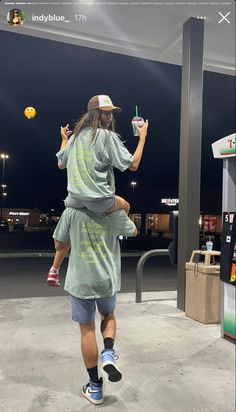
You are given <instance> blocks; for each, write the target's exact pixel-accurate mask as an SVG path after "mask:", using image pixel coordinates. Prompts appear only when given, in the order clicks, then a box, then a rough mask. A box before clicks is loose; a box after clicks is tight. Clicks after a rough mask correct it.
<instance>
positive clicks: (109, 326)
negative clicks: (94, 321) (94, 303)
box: [101, 313, 116, 340]
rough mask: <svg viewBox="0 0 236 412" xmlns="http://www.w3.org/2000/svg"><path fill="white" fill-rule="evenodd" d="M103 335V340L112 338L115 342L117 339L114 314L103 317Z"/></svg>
mask: <svg viewBox="0 0 236 412" xmlns="http://www.w3.org/2000/svg"><path fill="white" fill-rule="evenodd" d="M101 334H102V336H103V339H105V338H112V339H113V340H115V337H116V318H115V315H114V313H110V314H109V315H105V316H101Z"/></svg>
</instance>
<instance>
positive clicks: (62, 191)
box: [0, 31, 235, 213]
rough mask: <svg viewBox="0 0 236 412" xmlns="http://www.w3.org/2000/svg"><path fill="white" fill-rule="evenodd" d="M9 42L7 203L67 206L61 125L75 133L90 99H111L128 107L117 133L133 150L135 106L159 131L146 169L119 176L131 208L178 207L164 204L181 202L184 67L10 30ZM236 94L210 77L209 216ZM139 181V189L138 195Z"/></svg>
mask: <svg viewBox="0 0 236 412" xmlns="http://www.w3.org/2000/svg"><path fill="white" fill-rule="evenodd" d="M0 42H1V43H0V44H1V62H0V84H1V86H0V97H1V100H0V102H1V111H0V113H1V129H2V130H1V135H0V152H6V153H8V154H9V156H10V159H9V160H8V161H7V164H6V179H5V180H6V183H7V193H8V196H7V201H6V202H5V206H7V207H17V208H20V207H24V208H34V207H38V208H41V209H42V210H43V211H45V212H47V211H48V210H49V209H50V208H54V209H58V210H59V211H61V210H62V209H63V203H62V199H63V198H65V196H66V172H65V171H64V170H59V169H58V168H57V161H56V157H55V153H56V152H57V151H58V149H59V146H60V126H61V125H65V124H66V123H70V126H71V127H73V124H74V122H75V120H76V119H78V118H79V117H80V116H81V114H83V113H85V112H86V107H87V102H88V100H89V98H90V97H92V96H93V95H96V94H108V95H109V96H110V97H111V99H112V100H113V103H114V104H115V105H118V106H120V107H122V112H121V114H117V115H116V121H117V131H118V132H119V133H120V134H121V136H122V138H123V139H124V140H126V145H127V147H128V149H129V150H130V151H131V152H133V151H134V149H135V146H136V143H137V138H136V137H134V136H133V135H132V129H131V125H130V121H131V119H132V117H133V116H134V107H135V104H138V106H139V114H140V115H141V116H143V117H144V118H148V119H149V124H150V127H149V133H148V139H147V143H146V146H145V151H144V155H143V159H142V163H141V166H140V168H139V170H138V171H137V172H136V173H135V172H130V171H126V172H124V173H120V172H119V171H117V172H116V187H117V194H119V195H121V196H124V197H125V198H126V199H127V200H128V201H129V202H130V203H131V204H132V208H131V211H135V212H139V211H143V212H165V211H169V210H170V209H169V208H168V207H163V206H162V205H161V198H162V197H178V163H179V135H180V95H181V68H180V67H178V66H175V65H169V64H165V63H158V62H153V61H148V60H145V59H138V58H134V57H128V56H123V55H119V54H114V53H107V52H103V51H97V50H93V49H89V48H83V47H78V46H74V45H69V44H65V43H59V42H54V41H49V40H44V39H39V38H34V37H30V36H23V35H17V34H15V33H9V32H4V31H0ZM234 93H235V78H234V77H232V76H226V75H221V74H216V73H211V72H205V74H204V99H203V141H202V196H201V211H202V212H203V213H220V212H221V196H222V194H221V184H222V161H220V160H214V159H213V156H212V152H211V143H213V142H214V141H216V140H218V139H220V138H222V137H224V136H226V135H229V134H231V133H233V132H235V100H234V98H235V95H234ZM27 106H33V107H35V108H36V110H37V116H36V118H35V119H32V120H27V119H26V118H25V117H24V115H23V111H24V108H25V107H27ZM1 167H2V165H1ZM0 176H1V175H0ZM132 180H135V181H137V182H138V186H137V188H136V189H135V192H134V193H133V192H132V189H131V187H130V182H131V181H132Z"/></svg>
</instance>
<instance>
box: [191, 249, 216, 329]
mask: <svg viewBox="0 0 236 412" xmlns="http://www.w3.org/2000/svg"><path fill="white" fill-rule="evenodd" d="M219 256H220V252H218V251H215V250H206V251H201V250H194V251H193V252H192V256H191V258H190V261H189V262H187V263H186V265H185V268H186V296H185V313H186V316H188V317H190V318H192V319H194V320H197V321H199V322H202V323H218V322H220V263H219V262H218V261H219Z"/></svg>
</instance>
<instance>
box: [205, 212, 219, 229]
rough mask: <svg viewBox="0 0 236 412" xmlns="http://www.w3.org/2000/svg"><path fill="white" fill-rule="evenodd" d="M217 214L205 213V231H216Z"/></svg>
mask: <svg viewBox="0 0 236 412" xmlns="http://www.w3.org/2000/svg"><path fill="white" fill-rule="evenodd" d="M216 224H217V216H210V215H204V217H203V231H204V232H216Z"/></svg>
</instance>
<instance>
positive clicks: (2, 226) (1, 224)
mask: <svg viewBox="0 0 236 412" xmlns="http://www.w3.org/2000/svg"><path fill="white" fill-rule="evenodd" d="M0 231H1V232H8V231H9V225H8V223H7V222H6V220H1V221H0Z"/></svg>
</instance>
